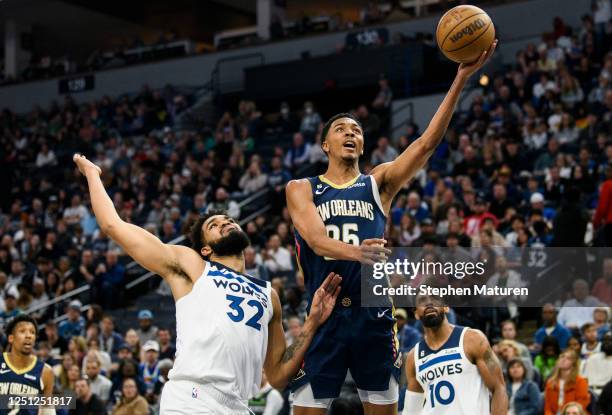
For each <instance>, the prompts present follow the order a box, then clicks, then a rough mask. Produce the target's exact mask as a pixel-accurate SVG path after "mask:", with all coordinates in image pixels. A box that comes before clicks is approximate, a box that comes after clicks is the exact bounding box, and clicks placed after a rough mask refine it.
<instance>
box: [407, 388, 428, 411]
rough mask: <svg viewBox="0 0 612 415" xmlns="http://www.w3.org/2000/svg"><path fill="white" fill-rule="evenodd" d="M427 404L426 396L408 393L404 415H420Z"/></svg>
mask: <svg viewBox="0 0 612 415" xmlns="http://www.w3.org/2000/svg"><path fill="white" fill-rule="evenodd" d="M423 403H425V394H424V393H422V392H421V393H419V392H412V391H408V390H407V391H406V396H405V397H404V410H403V411H402V415H419V414H420V413H421V411H422V410H423Z"/></svg>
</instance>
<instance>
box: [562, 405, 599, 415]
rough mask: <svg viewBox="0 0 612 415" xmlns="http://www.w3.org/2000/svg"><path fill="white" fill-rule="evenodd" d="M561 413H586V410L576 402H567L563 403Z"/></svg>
mask: <svg viewBox="0 0 612 415" xmlns="http://www.w3.org/2000/svg"><path fill="white" fill-rule="evenodd" d="M604 413H605V412H604ZM561 415H587V412H586V411H585V410H584V409H583V408H582V406H580V404H579V403H578V402H569V403H566V404H565V405H563V408H562V409H561Z"/></svg>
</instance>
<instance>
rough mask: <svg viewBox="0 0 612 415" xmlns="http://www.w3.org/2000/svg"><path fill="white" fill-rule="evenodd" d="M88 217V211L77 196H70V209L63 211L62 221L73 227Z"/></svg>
mask: <svg viewBox="0 0 612 415" xmlns="http://www.w3.org/2000/svg"><path fill="white" fill-rule="evenodd" d="M88 216H89V210H87V208H86V207H85V205H83V203H82V202H81V197H80V196H79V195H74V196H72V200H71V202H70V207H69V208H67V209H66V210H64V220H65V221H66V224H68V225H69V226H75V225H76V224H78V223H80V222H81V221H82V220H84V219H86V218H87V217H88Z"/></svg>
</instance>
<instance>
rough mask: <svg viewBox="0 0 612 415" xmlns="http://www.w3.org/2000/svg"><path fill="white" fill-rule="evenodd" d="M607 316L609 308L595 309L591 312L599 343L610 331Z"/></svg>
mask: <svg viewBox="0 0 612 415" xmlns="http://www.w3.org/2000/svg"><path fill="white" fill-rule="evenodd" d="M609 316H610V308H609V307H597V308H596V309H595V310H593V324H594V325H595V329H596V330H597V338H598V339H599V340H600V341H601V340H602V339H603V336H604V334H606V333H607V332H608V331H609V330H610V323H609V320H610V318H609Z"/></svg>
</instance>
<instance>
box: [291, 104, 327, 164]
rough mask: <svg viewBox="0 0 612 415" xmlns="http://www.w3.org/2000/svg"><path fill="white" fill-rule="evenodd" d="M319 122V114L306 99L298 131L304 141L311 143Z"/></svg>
mask: <svg viewBox="0 0 612 415" xmlns="http://www.w3.org/2000/svg"><path fill="white" fill-rule="evenodd" d="M320 124H321V116H320V115H319V113H318V112H316V111H315V109H314V105H313V104H312V102H310V101H306V102H305V103H304V115H303V116H302V122H301V123H300V132H301V133H302V135H303V138H304V139H305V140H306V142H308V143H311V142H313V141H314V137H315V135H316V134H317V131H318V130H319V125H320ZM294 140H295V136H294ZM285 165H287V163H285Z"/></svg>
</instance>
